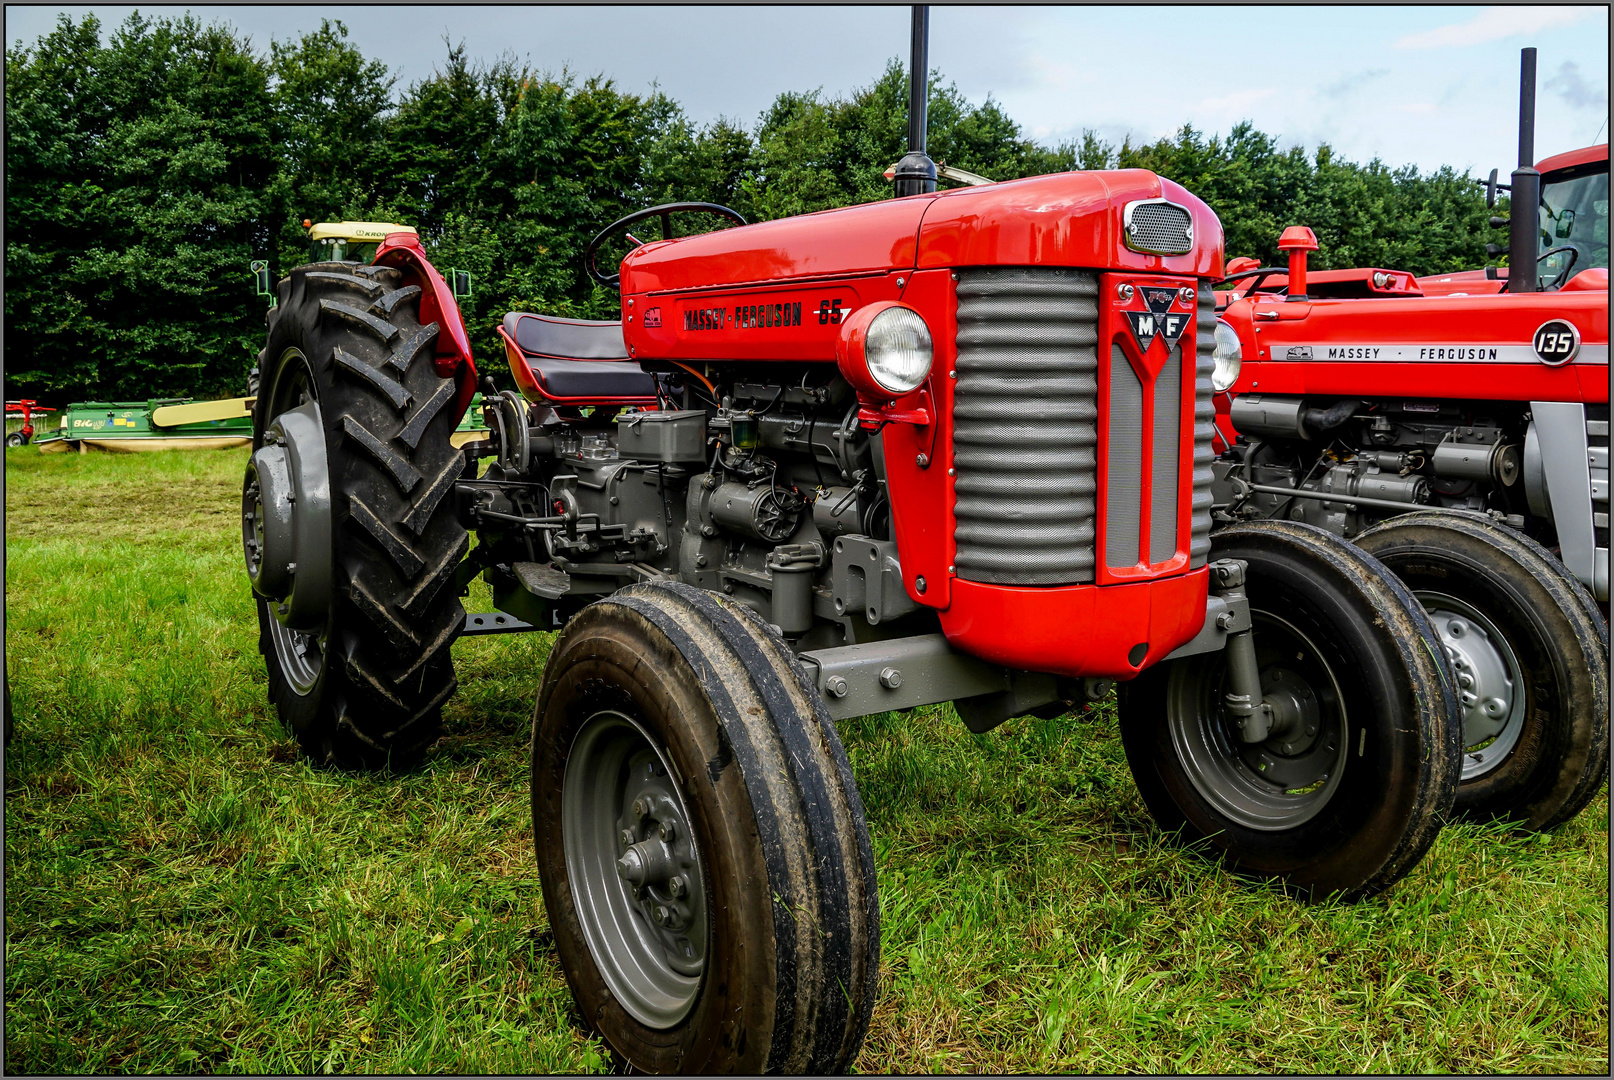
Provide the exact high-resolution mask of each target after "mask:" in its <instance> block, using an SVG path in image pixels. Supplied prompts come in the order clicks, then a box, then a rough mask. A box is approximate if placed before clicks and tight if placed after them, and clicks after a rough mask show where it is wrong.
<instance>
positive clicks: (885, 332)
mask: <svg viewBox="0 0 1614 1080" xmlns="http://www.w3.org/2000/svg"><path fill="white" fill-rule="evenodd" d="M935 359H936V347H935V342H934V341H933V340H932V338H931V334H930V327H929V326H927V325H926V324H925V320H924V317H923V316H921V315H920V314H919V312H917V311H915V310H914V309H913V308H910V307H907V306H905V305H899V304H894V305H892V306H891V307H888V308H886V309H884V310H883V311H881V312H879V313H878V314H877V315H875V316H874V317H873V318H872V319H871V320H869V325H868V329H867V331H865V333H864V337H863V364H864V367H865V369H866V370H867V371H868V373H869V378H870V379H872V380H873V381H874V384H875V385H876V386H878V387H879V388H880V389H882V390H884V391H885V392H886V393H888V394H891V395H893V396H898V397H900V396H902V395H904V394H911V393H913V392H914V391H915V390H917V389H919V387H921V386H923V385H924V382H925V380H926V379H928V378H929V377H930V368H931V365H932V364H933V363H934V362H935Z"/></svg>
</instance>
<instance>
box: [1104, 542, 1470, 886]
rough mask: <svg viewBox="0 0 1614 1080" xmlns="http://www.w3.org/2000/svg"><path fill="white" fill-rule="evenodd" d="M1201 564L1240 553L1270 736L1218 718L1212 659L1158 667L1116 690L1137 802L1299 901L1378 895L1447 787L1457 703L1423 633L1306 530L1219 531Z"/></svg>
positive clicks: (1222, 674) (1217, 673)
mask: <svg viewBox="0 0 1614 1080" xmlns="http://www.w3.org/2000/svg"><path fill="white" fill-rule="evenodd" d="M1212 558H1215V559H1238V560H1242V561H1243V562H1244V563H1245V566H1246V570H1245V592H1246V595H1247V596H1248V597H1249V604H1250V615H1251V623H1252V626H1253V631H1252V640H1253V643H1254V648H1255V655H1256V663H1257V666H1258V668H1259V670H1260V678H1261V689H1262V692H1263V696H1264V700H1265V701H1266V702H1268V703H1270V704H1271V705H1272V706H1273V709H1274V711H1273V725H1272V728H1271V733H1270V734H1269V735H1268V737H1267V738H1266V739H1265V740H1264V741H1262V742H1258V743H1246V742H1244V741H1242V740H1241V739H1240V737H1239V735H1238V733H1237V730H1236V728H1235V727H1234V725H1233V724H1232V723H1231V722H1230V721H1229V720H1228V718H1227V717H1226V715H1225V714H1224V708H1223V698H1224V694H1225V693H1226V692H1227V688H1226V685H1225V683H1226V679H1227V654H1226V653H1225V652H1217V653H1209V654H1204V655H1199V656H1189V657H1185V658H1182V659H1179V660H1173V661H1170V662H1168V663H1163V664H1159V665H1157V666H1155V667H1154V668H1152V669H1150V670H1148V671H1146V672H1144V673H1143V674H1142V675H1140V676H1138V678H1137V679H1135V680H1133V681H1132V682H1131V683H1128V684H1123V686H1122V689H1121V737H1122V742H1123V744H1124V746H1125V747H1126V755H1127V761H1128V763H1129V764H1130V765H1131V767H1132V775H1133V777H1134V779H1135V780H1136V781H1137V785H1138V792H1139V794H1141V795H1142V796H1143V801H1144V803H1145V804H1146V805H1147V806H1148V808H1149V811H1150V813H1151V814H1152V815H1153V816H1154V818H1155V820H1156V821H1157V822H1158V823H1159V824H1160V826H1161V827H1162V828H1163V829H1165V830H1167V831H1168V832H1173V833H1176V834H1177V835H1178V837H1179V838H1180V839H1181V840H1182V841H1184V842H1186V843H1189V844H1192V845H1196V846H1197V845H1207V846H1209V847H1210V848H1212V849H1213V850H1217V851H1219V852H1220V854H1221V857H1222V858H1223V860H1224V861H1225V863H1226V864H1227V865H1228V866H1229V867H1230V868H1231V869H1233V870H1235V871H1237V872H1240V873H1244V874H1249V875H1252V876H1256V877H1261V878H1271V879H1277V880H1280V881H1282V882H1284V883H1285V884H1286V885H1287V886H1289V887H1292V888H1294V889H1295V890H1297V891H1298V892H1299V893H1300V894H1301V895H1302V896H1303V897H1305V898H1308V899H1322V898H1325V897H1329V896H1334V897H1338V898H1341V899H1347V900H1351V899H1358V898H1361V897H1365V896H1370V895H1372V894H1374V893H1376V892H1379V891H1381V890H1383V889H1386V888H1388V887H1389V886H1390V885H1391V884H1393V883H1394V882H1395V881H1397V880H1398V879H1399V878H1401V877H1402V876H1403V875H1404V874H1406V873H1407V872H1408V871H1409V870H1411V869H1412V868H1413V867H1414V866H1416V865H1417V863H1418V860H1419V859H1421V858H1422V857H1423V855H1424V853H1425V852H1426V851H1428V849H1429V847H1430V845H1431V844H1433V843H1434V840H1435V837H1436V835H1437V834H1438V833H1439V831H1440V828H1441V825H1442V824H1443V823H1444V821H1445V819H1446V816H1447V815H1448V814H1449V812H1450V811H1451V807H1452V801H1453V798H1454V797H1455V794H1456V787H1457V775H1458V771H1459V763H1458V750H1459V745H1458V733H1459V726H1458V722H1457V719H1456V717H1457V715H1458V713H1457V710H1456V705H1455V697H1454V694H1453V690H1452V676H1451V671H1450V668H1449V666H1448V665H1447V663H1446V660H1445V654H1444V652H1443V651H1442V650H1441V648H1440V645H1439V639H1438V637H1436V635H1435V631H1434V629H1433V628H1432V627H1431V626H1430V624H1429V620H1428V619H1427V617H1426V616H1425V615H1424V613H1423V609H1422V608H1420V607H1419V606H1418V603H1417V601H1416V600H1414V599H1413V598H1412V595H1411V593H1409V592H1408V591H1407V590H1406V589H1405V588H1404V587H1403V586H1402V585H1401V584H1400V582H1398V581H1397V580H1396V578H1395V576H1394V575H1393V574H1391V573H1390V572H1389V571H1388V570H1386V569H1385V567H1384V566H1383V565H1382V564H1381V563H1379V562H1378V561H1377V560H1376V559H1374V558H1373V557H1372V556H1371V555H1367V554H1365V553H1363V552H1361V551H1360V550H1358V549H1356V548H1354V547H1352V546H1351V545H1350V544H1347V543H1346V542H1345V541H1343V540H1340V539H1338V538H1337V537H1334V536H1332V535H1331V534H1329V533H1326V532H1324V531H1323V530H1321V529H1318V528H1315V527H1313V526H1309V525H1300V524H1295V523H1290V522H1272V521H1260V522H1249V523H1246V524H1241V525H1234V526H1230V527H1228V528H1226V529H1222V530H1220V531H1218V532H1217V533H1215V534H1214V535H1213V537H1212Z"/></svg>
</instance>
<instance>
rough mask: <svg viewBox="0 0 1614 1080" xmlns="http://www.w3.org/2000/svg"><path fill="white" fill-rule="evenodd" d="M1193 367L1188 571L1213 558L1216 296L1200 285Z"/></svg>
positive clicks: (1206, 285) (1208, 287)
mask: <svg viewBox="0 0 1614 1080" xmlns="http://www.w3.org/2000/svg"><path fill="white" fill-rule="evenodd" d="M1196 321H1197V324H1198V330H1197V332H1196V337H1197V339H1198V340H1197V342H1196V349H1195V352H1196V354H1197V355H1196V356H1195V360H1196V363H1195V365H1194V497H1193V499H1194V501H1193V509H1192V511H1191V516H1190V517H1189V519H1188V520H1189V525H1188V568H1189V569H1190V570H1192V569H1194V568H1196V567H1200V566H1204V565H1205V563H1206V562H1207V561H1208V560H1209V559H1210V547H1211V541H1210V531H1211V460H1212V459H1213V458H1214V457H1215V452H1214V450H1213V449H1212V447H1211V439H1212V438H1213V437H1214V436H1215V434H1216V405H1215V403H1214V402H1213V401H1212V400H1211V395H1212V390H1211V371H1212V370H1213V369H1214V368H1215V366H1216V360H1215V355H1214V354H1215V352H1216V294H1215V293H1213V292H1212V291H1211V287H1210V286H1209V285H1208V284H1203V283H1202V284H1201V285H1200V286H1199V315H1198V318H1197V320H1196Z"/></svg>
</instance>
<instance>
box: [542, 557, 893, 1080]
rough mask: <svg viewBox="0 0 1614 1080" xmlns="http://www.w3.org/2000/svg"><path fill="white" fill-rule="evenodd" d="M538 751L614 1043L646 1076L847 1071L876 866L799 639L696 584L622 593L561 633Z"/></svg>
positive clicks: (596, 998)
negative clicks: (797, 648)
mask: <svg viewBox="0 0 1614 1080" xmlns="http://www.w3.org/2000/svg"><path fill="white" fill-rule="evenodd" d="M532 746H533V758H532V807H533V834H534V838H535V841H536V846H537V856H538V869H539V874H540V877H541V879H542V882H543V892H544V906H545V908H546V910H547V912H548V914H549V920H550V925H551V927H552V928H553V930H554V934H555V942H556V948H557V950H558V951H559V954H560V959H561V963H562V965H563V966H564V967H565V970H566V978H567V982H568V983H569V984H570V986H571V990H572V993H573V996H574V997H575V999H576V1001H577V1005H578V1009H579V1011H580V1012H581V1013H582V1015H583V1017H584V1018H585V1019H586V1020H587V1022H588V1023H589V1024H590V1025H591V1026H592V1027H593V1028H594V1029H595V1030H596V1031H597V1032H599V1034H600V1035H601V1036H603V1037H604V1039H605V1041H606V1042H607V1043H609V1044H610V1046H611V1047H612V1048H613V1049H614V1050H615V1051H616V1052H617V1053H618V1054H620V1055H621V1056H622V1057H623V1058H624V1059H626V1062H627V1063H628V1064H629V1065H631V1066H632V1067H633V1068H635V1069H641V1070H645V1071H651V1072H683V1073H699V1072H729V1073H733V1072H738V1073H761V1072H783V1073H796V1074H820V1073H836V1072H843V1071H845V1070H846V1069H847V1068H848V1067H849V1066H850V1065H851V1064H852V1062H853V1061H854V1060H855V1059H856V1056H857V1052H858V1048H859V1047H860V1046H861V1045H862V1042H863V1036H864V1034H865V1033H866V1032H867V1030H868V1024H869V1017H870V1014H871V1012H872V1009H873V1006H874V996H875V991H876V989H877V986H878V966H879V950H880V909H879V899H878V894H877V890H876V883H875V876H874V859H873V853H872V850H871V848H870V845H869V837H868V829H867V825H866V823H865V820H864V816H863V809H862V804H861V803H860V801H859V799H858V795H857V789H856V787H855V785H854V783H853V780H852V774H851V769H850V766H849V764H848V762H847V759H846V755H845V752H844V751H843V750H842V748H841V744H840V740H839V738H838V737H837V735H836V733H835V728H834V725H833V723H832V721H831V720H830V718H829V715H828V713H827V711H826V710H825V708H824V705H823V702H822V701H821V700H820V699H819V697H818V695H817V692H816V691H815V690H814V689H813V687H812V686H811V684H810V683H809V682H808V681H807V680H806V678H805V677H804V676H803V674H802V673H801V671H800V668H799V666H798V665H797V663H796V661H795V660H794V658H793V657H792V655H791V654H790V651H789V649H788V648H787V647H786V646H785V643H784V641H783V640H782V639H781V638H780V637H779V636H778V635H777V634H776V633H774V632H773V631H771V630H770V629H769V628H768V627H767V626H765V625H764V624H763V623H762V622H761V620H759V619H757V618H756V617H755V616H754V615H752V614H751V612H750V611H749V610H748V609H746V608H744V607H743V606H741V605H738V604H735V603H733V602H732V601H729V600H728V599H727V598H725V597H721V596H717V595H714V594H712V593H708V592H704V591H702V590H700V589H696V588H693V587H691V586H688V585H683V584H655V585H636V586H632V587H629V588H626V589H623V590H621V591H620V592H618V593H616V594H614V595H612V596H611V597H609V598H608V599H605V600H602V601H600V602H598V603H595V604H593V605H591V606H590V607H588V608H585V609H584V610H583V611H582V612H581V613H580V614H578V615H577V616H576V617H575V618H574V619H573V620H572V621H571V623H570V624H568V626H567V627H566V629H565V631H564V632H563V633H562V634H561V635H560V636H559V637H558V638H557V639H556V642H555V645H554V649H553V650H552V652H551V654H550V659H549V666H548V668H547V670H546V672H545V674H544V682H543V687H542V689H541V691H540V693H539V697H538V704H537V709H536V712H535V715H534V718H533V739H532ZM674 879H676V883H675V881H674Z"/></svg>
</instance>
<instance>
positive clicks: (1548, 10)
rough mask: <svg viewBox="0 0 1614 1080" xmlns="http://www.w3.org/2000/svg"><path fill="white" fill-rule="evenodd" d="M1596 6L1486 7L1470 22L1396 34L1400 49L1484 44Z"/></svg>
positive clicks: (1559, 22) (1581, 15)
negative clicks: (1398, 36)
mask: <svg viewBox="0 0 1614 1080" xmlns="http://www.w3.org/2000/svg"><path fill="white" fill-rule="evenodd" d="M1597 10H1599V9H1597V8H1590V7H1535V6H1529V7H1498V8H1486V9H1485V10H1484V11H1482V12H1480V13H1479V14H1478V15H1476V16H1474V17H1473V18H1472V19H1470V20H1469V21H1468V22H1464V23H1451V24H1449V25H1446V26H1437V27H1435V28H1434V29H1433V30H1424V31H1421V32H1419V33H1416V34H1407V35H1406V36H1404V37H1401V38H1397V39H1396V42H1395V47H1396V48H1398V49H1444V48H1449V47H1452V46H1462V45H1483V44H1485V43H1486V42H1487V41H1501V40H1503V39H1504V38H1510V37H1514V36H1516V35H1518V34H1532V33H1536V32H1538V31H1541V30H1552V29H1555V28H1557V27H1560V26H1569V25H1571V24H1573V23H1577V22H1580V21H1582V20H1583V19H1588V18H1590V17H1591V16H1592V14H1593V13H1594V12H1596V11H1597Z"/></svg>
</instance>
